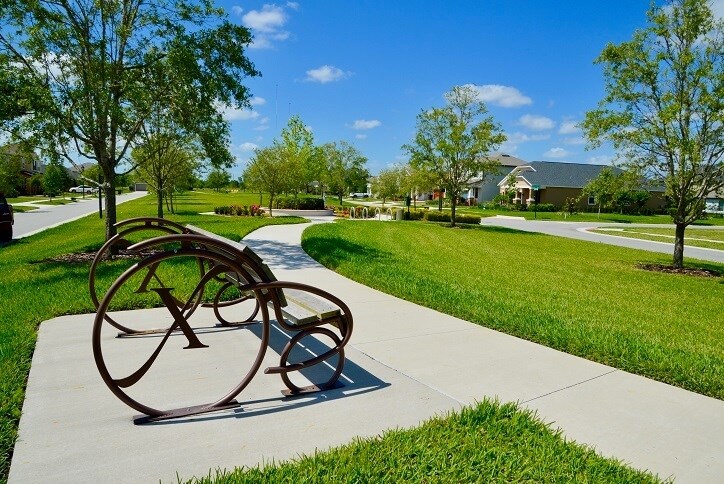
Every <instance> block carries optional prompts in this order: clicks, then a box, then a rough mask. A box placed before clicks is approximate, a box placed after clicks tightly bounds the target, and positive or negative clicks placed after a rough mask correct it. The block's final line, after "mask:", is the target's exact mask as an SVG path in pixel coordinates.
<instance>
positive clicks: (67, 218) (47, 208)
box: [13, 192, 147, 239]
mask: <svg viewBox="0 0 724 484" xmlns="http://www.w3.org/2000/svg"><path fill="white" fill-rule="evenodd" d="M145 195H147V192H130V193H124V194H122V195H118V196H117V197H116V204H117V205H120V204H121V203H124V202H127V201H129V200H135V199H137V198H140V197H143V196H145ZM105 202H106V201H105V198H104V199H103V211H104V216H105V208H106V207H105ZM13 205H21V206H33V207H38V208H37V209H36V210H32V211H29V212H17V213H16V214H15V225H14V226H13V238H14V239H21V238H23V237H29V236H31V235H34V234H37V233H38V232H42V231H43V230H47V229H49V228H52V227H57V226H59V225H63V224H66V223H68V222H72V221H74V220H78V219H79V218H83V217H85V216H86V215H88V214H91V213H96V214H97V213H98V199H97V198H90V197H88V198H85V199H84V198H78V199H77V201H76V202H73V203H68V204H65V205H48V204H44V203H32V202H23V203H18V204H13Z"/></svg>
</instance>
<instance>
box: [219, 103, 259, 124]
mask: <svg viewBox="0 0 724 484" xmlns="http://www.w3.org/2000/svg"><path fill="white" fill-rule="evenodd" d="M216 109H217V111H219V112H220V113H221V115H222V116H223V117H224V119H225V120H227V121H247V120H249V119H256V118H258V117H259V113H257V112H256V111H252V110H251V109H247V108H242V109H238V108H234V107H231V106H224V105H217V106H216Z"/></svg>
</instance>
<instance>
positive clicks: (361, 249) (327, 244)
mask: <svg viewBox="0 0 724 484" xmlns="http://www.w3.org/2000/svg"><path fill="white" fill-rule="evenodd" d="M302 247H303V248H304V250H305V251H306V252H307V253H308V254H309V256H311V257H313V258H314V259H316V260H318V261H319V262H320V263H321V264H323V265H324V266H326V267H328V268H330V269H336V268H337V267H339V263H340V261H345V260H350V259H364V260H368V261H373V260H378V259H381V260H388V259H392V258H393V257H394V255H393V254H392V253H391V252H387V251H383V250H379V249H377V248H374V247H369V246H365V245H360V244H356V243H354V242H350V241H348V240H345V239H341V238H337V237H308V238H305V239H304V240H303V241H302ZM305 255H306V254H305ZM309 256H307V257H309Z"/></svg>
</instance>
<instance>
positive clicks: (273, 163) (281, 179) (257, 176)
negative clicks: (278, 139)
mask: <svg viewBox="0 0 724 484" xmlns="http://www.w3.org/2000/svg"><path fill="white" fill-rule="evenodd" d="M290 163H291V162H290V160H289V159H288V158H286V157H285V150H284V148H283V147H282V146H281V145H278V144H275V145H272V146H271V147H269V148H261V149H256V150H254V156H253V157H252V158H251V160H250V161H249V164H248V165H247V166H246V170H244V175H243V177H244V180H246V183H247V185H248V186H250V187H252V188H254V189H256V190H259V192H260V193H261V192H267V193H268V194H269V216H271V215H272V207H273V206H274V197H276V196H277V195H278V194H279V193H282V192H285V191H288V190H289V189H290V188H291V187H292V186H294V185H295V184H296V183H297V180H294V179H293V178H292V177H291V176H290V172H289V164H290Z"/></svg>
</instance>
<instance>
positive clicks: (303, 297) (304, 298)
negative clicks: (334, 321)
mask: <svg viewBox="0 0 724 484" xmlns="http://www.w3.org/2000/svg"><path fill="white" fill-rule="evenodd" d="M284 293H285V295H286V296H287V302H292V303H294V304H297V305H298V306H301V307H303V308H305V309H306V310H308V311H310V312H312V313H315V314H316V315H317V316H318V317H319V319H327V318H331V317H334V316H339V314H340V310H339V308H338V307H337V306H335V305H334V304H332V303H330V302H329V301H327V300H326V299H322V298H319V297H317V296H315V295H314V294H310V293H308V292H304V291H300V290H298V289H285V290H284Z"/></svg>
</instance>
